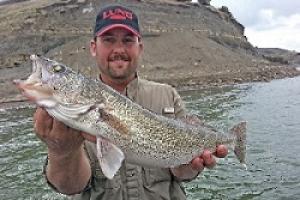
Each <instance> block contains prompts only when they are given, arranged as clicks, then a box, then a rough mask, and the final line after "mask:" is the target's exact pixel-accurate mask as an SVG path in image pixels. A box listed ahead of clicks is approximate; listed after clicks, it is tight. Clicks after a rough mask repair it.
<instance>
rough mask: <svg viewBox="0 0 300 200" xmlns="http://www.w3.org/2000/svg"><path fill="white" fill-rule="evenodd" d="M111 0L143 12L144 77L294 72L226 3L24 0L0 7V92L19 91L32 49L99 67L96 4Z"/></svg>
mask: <svg viewBox="0 0 300 200" xmlns="http://www.w3.org/2000/svg"><path fill="white" fill-rule="evenodd" d="M113 2H115V3H119V4H124V5H126V6H128V7H130V8H131V9H133V10H134V11H135V12H136V13H137V14H138V15H139V17H140V22H141V29H142V35H143V40H144V43H145V52H144V55H143V59H142V60H141V67H140V75H141V76H143V77H146V78H148V79H151V80H156V81H161V82H167V83H170V84H172V85H174V86H183V85H206V84H224V83H239V82H245V81H261V80H270V79H273V78H282V77H287V76H295V75H297V74H299V71H297V70H295V69H294V68H292V67H285V66H283V65H282V63H280V64H278V63H273V62H272V61H270V59H269V60H266V59H264V57H263V56H261V55H260V54H258V51H257V49H256V48H254V47H253V46H252V45H251V44H250V43H249V42H248V41H247V38H246V37H245V36H244V27H243V25H241V24H240V23H239V22H238V21H237V20H236V19H235V18H234V17H233V15H232V14H231V13H230V11H229V10H228V8H226V7H222V8H220V9H217V8H214V7H212V6H210V5H209V4H207V3H204V4H203V3H199V4H191V3H190V2H184V1H175V0H115V1H113V0H109V1H107V0H101V1H100V0H53V1H46V0H27V1H21V2H18V3H10V4H4V5H2V6H0V36H1V37H0V43H1V46H0V73H1V78H0V94H3V95H1V96H5V97H11V98H14V96H15V95H16V94H18V93H17V91H16V90H15V89H14V87H11V82H10V81H11V80H12V79H15V78H22V77H24V76H26V75H27V74H28V73H29V72H30V70H31V69H30V63H29V61H28V59H29V55H30V54H33V53H34V54H42V55H45V56H47V57H50V58H54V59H57V60H60V61H62V62H63V63H65V64H67V65H69V66H72V67H73V68H75V69H79V70H80V71H82V72H84V73H86V74H88V75H89V74H91V75H94V74H97V73H96V71H97V67H96V66H95V63H94V61H93V59H92V58H91V57H90V56H89V50H88V48H89V47H88V46H89V41H90V39H91V37H92V30H93V25H94V20H95V16H96V14H97V11H98V10H99V8H100V7H102V6H104V5H107V4H109V3H113ZM208 2H209V1H208Z"/></svg>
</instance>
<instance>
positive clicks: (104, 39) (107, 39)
mask: <svg viewBox="0 0 300 200" xmlns="http://www.w3.org/2000/svg"><path fill="white" fill-rule="evenodd" d="M102 40H103V42H109V43H114V42H115V41H116V39H115V38H113V37H103V38H102Z"/></svg>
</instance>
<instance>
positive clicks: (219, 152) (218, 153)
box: [214, 145, 228, 158]
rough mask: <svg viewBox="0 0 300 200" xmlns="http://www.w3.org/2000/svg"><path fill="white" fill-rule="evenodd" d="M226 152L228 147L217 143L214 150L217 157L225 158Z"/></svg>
mask: <svg viewBox="0 0 300 200" xmlns="http://www.w3.org/2000/svg"><path fill="white" fill-rule="evenodd" d="M227 154H228V148H227V147H226V146H225V145H218V147H217V149H216V152H215V153H214V155H215V156H217V157H218V158H225V157H226V156H227Z"/></svg>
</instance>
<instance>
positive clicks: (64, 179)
mask: <svg viewBox="0 0 300 200" xmlns="http://www.w3.org/2000/svg"><path fill="white" fill-rule="evenodd" d="M34 129H35V132H36V134H37V136H38V137H39V138H40V139H41V140H42V141H43V142H44V143H46V145H47V147H48V165H47V168H46V176H47V178H48V180H49V182H50V183H51V184H52V185H53V186H54V187H55V188H56V189H57V190H58V191H59V192H61V193H63V194H75V193H78V192H80V191H82V190H83V189H84V188H85V187H86V185H87V183H88V181H89V180H90V177H91V168H90V164H89V160H88V158H87V156H86V153H85V150H84V148H83V146H84V145H83V142H84V139H85V138H86V139H90V138H92V139H93V137H92V136H90V135H88V134H86V133H82V132H80V131H77V130H75V129H72V128H70V127H68V126H66V125H65V124H63V123H62V122H60V121H58V120H55V119H53V118H52V117H51V116H50V115H49V114H48V113H47V112H46V111H45V110H44V109H42V108H38V109H37V110H36V112H35V114H34Z"/></svg>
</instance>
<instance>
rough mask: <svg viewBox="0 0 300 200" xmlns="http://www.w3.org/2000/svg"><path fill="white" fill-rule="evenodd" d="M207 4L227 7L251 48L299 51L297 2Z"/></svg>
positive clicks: (299, 10) (234, 0) (218, 1)
mask: <svg viewBox="0 0 300 200" xmlns="http://www.w3.org/2000/svg"><path fill="white" fill-rule="evenodd" d="M193 1H194V0H193ZM210 4H211V5H213V6H215V7H217V8H219V7H221V6H222V5H225V6H227V7H228V8H229V11H230V12H231V13H232V14H233V16H234V17H235V18H236V19H237V21H238V22H240V23H241V24H243V25H244V26H245V35H246V36H247V38H248V41H249V42H250V43H251V44H252V45H253V46H256V47H261V48H262V47H272V48H283V49H289V50H296V51H298V52H300V1H299V0H256V1H255V0H212V1H211V2H210Z"/></svg>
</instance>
